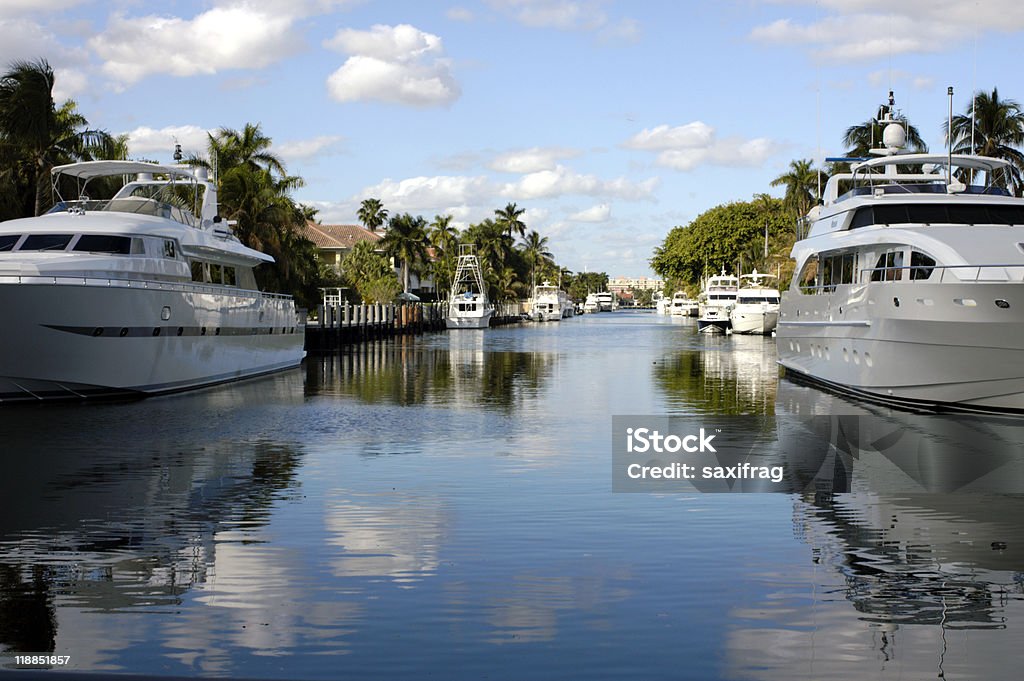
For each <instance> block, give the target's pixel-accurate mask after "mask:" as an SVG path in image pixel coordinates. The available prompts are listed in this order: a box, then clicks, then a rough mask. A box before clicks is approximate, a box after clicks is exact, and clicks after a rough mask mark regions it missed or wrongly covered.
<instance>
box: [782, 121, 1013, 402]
mask: <svg viewBox="0 0 1024 681" xmlns="http://www.w3.org/2000/svg"><path fill="white" fill-rule="evenodd" d="M877 122H878V123H879V124H881V125H884V126H885V128H884V137H883V141H884V148H881V149H875V150H872V153H873V154H874V155H875V158H871V159H869V160H861V161H857V162H854V163H853V165H852V166H851V171H850V172H849V173H842V174H837V175H834V176H833V177H831V178H830V179H829V181H828V184H827V185H826V187H825V192H824V196H823V204H822V205H821V206H820V207H816V208H815V209H814V210H812V213H811V214H810V215H809V216H808V221H809V222H810V231H809V233H808V235H807V236H806V238H803V239H801V240H799V241H797V242H796V244H795V245H794V247H793V252H792V255H793V258H794V259H795V260H796V270H795V274H794V277H793V280H792V283H791V285H790V287H789V290H787V291H785V292H784V294H783V296H782V306H781V312H780V320H779V326H778V333H777V338H778V340H777V343H778V355H779V362H780V363H781V364H782V366H783V367H784V368H785V369H786V371H787V372H792V373H795V374H798V375H800V376H802V377H805V378H809V379H811V380H814V381H817V382H820V383H824V384H826V385H828V386H830V387H832V388H835V389H837V390H841V391H844V392H847V393H853V394H856V395H859V396H862V397H866V398H869V399H872V400H878V401H884V402H897V403H901V404H909V405H913V406H923V407H928V408H939V409H954V410H981V411H1014V412H1024V246H1022V244H1024V200H1022V199H1020V198H1018V197H1015V196H1012V195H1011V194H1010V192H1008V191H1007V190H1006V189H1005V181H1004V180H1003V177H1004V173H1005V171H1006V170H1007V166H1008V164H1007V162H1006V161H1003V160H1000V159H996V158H989V157H980V156H970V155H954V154H951V153H947V154H945V155H942V154H922V153H908V152H906V151H905V150H904V149H903V147H904V143H905V139H906V129H905V120H904V119H903V118H901V117H900V116H898V115H897V114H896V112H895V111H894V110H893V107H892V104H891V102H890V105H889V106H885V107H882V109H881V110H880V115H879V116H878V117H877ZM841 183H842V186H843V189H844V190H845V193H844V194H842V195H840V193H839V191H840V184H841Z"/></svg>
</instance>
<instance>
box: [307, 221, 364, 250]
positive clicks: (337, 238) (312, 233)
mask: <svg viewBox="0 0 1024 681" xmlns="http://www.w3.org/2000/svg"><path fill="white" fill-rule="evenodd" d="M305 235H306V238H308V239H309V240H310V241H312V242H313V243H315V244H316V246H317V248H323V249H328V250H338V249H345V250H348V249H350V248H352V247H353V246H354V245H356V244H357V243H359V242H360V241H372V242H374V243H376V242H378V241H380V240H381V238H382V237H383V235H382V234H377V233H374V232H371V231H370V230H368V229H366V228H365V227H362V226H360V225H318V224H317V223H315V222H307V223H306V229H305Z"/></svg>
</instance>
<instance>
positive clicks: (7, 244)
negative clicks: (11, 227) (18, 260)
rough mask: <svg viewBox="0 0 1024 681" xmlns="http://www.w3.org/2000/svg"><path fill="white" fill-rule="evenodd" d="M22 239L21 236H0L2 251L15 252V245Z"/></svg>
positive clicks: (0, 248) (0, 249)
mask: <svg viewBox="0 0 1024 681" xmlns="http://www.w3.org/2000/svg"><path fill="white" fill-rule="evenodd" d="M20 238H21V235H20V234H3V235H0V251H13V250H14V245H15V244H16V243H18V239H20Z"/></svg>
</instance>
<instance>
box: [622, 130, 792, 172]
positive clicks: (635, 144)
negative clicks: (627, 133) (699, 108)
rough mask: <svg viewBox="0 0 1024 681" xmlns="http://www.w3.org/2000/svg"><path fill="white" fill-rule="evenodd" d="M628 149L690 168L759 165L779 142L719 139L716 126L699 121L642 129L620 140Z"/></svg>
mask: <svg viewBox="0 0 1024 681" xmlns="http://www.w3.org/2000/svg"><path fill="white" fill-rule="evenodd" d="M623 146H624V147H627V148H630V149H642V150H645V151H657V152H659V153H658V155H657V158H656V163H657V164H658V165H659V166H663V167H666V168H673V169H675V170H681V171H684V172H685V171H690V170H693V169H694V168H697V167H698V166H700V165H702V164H704V163H711V164H714V165H718V166H758V165H760V164H762V163H763V162H764V161H765V160H767V159H768V158H770V157H771V156H773V155H774V154H776V153H778V152H779V151H780V150H781V145H780V144H779V143H777V142H775V141H773V140H770V139H768V138H765V137H758V138H755V139H749V140H744V139H740V138H736V137H733V138H728V139H722V140H720V139H718V137H717V135H716V133H715V129H714V128H713V127H711V126H710V125H708V124H706V123H704V122H702V121H694V122H692V123H687V124H686V125H679V126H675V127H670V126H668V125H659V126H657V127H655V128H651V129H644V130H641V131H640V132H638V133H637V134H636V135H633V137H631V138H629V139H628V140H626V141H625V142H624V143H623Z"/></svg>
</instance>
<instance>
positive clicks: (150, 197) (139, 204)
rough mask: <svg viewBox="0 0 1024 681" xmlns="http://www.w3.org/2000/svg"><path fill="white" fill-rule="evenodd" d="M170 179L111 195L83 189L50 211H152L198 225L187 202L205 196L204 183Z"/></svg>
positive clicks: (158, 215)
mask: <svg viewBox="0 0 1024 681" xmlns="http://www.w3.org/2000/svg"><path fill="white" fill-rule="evenodd" d="M196 189H197V188H196V187H194V186H190V185H188V184H181V183H178V184H173V183H169V182H152V183H132V184H130V185H128V186H126V187H124V188H123V189H122V190H121V191H119V192H118V193H117V194H116V195H115V196H114V198H112V199H91V198H89V196H88V195H87V194H85V193H84V192H83V193H82V194H81V195H80V196H79V198H78V199H77V200H73V201H64V200H61V201H58V202H57V204H56V205H54V206H53V208H51V209H50V210H49V211H47V212H48V213H62V212H82V213H84V212H114V213H135V214H138V215H152V216H155V217H159V218H165V219H167V220H174V221H175V222H180V223H181V224H183V225H188V226H189V227H196V226H197V224H198V221H197V220H196V217H195V215H194V214H193V212H192V211H191V210H190V209H189V208H188V206H190V205H193V201H194V200H195V199H197V198H198V200H200V201H201V200H202V192H203V191H204V189H205V187H202V186H199V187H198V192H199V193H198V196H196Z"/></svg>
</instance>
